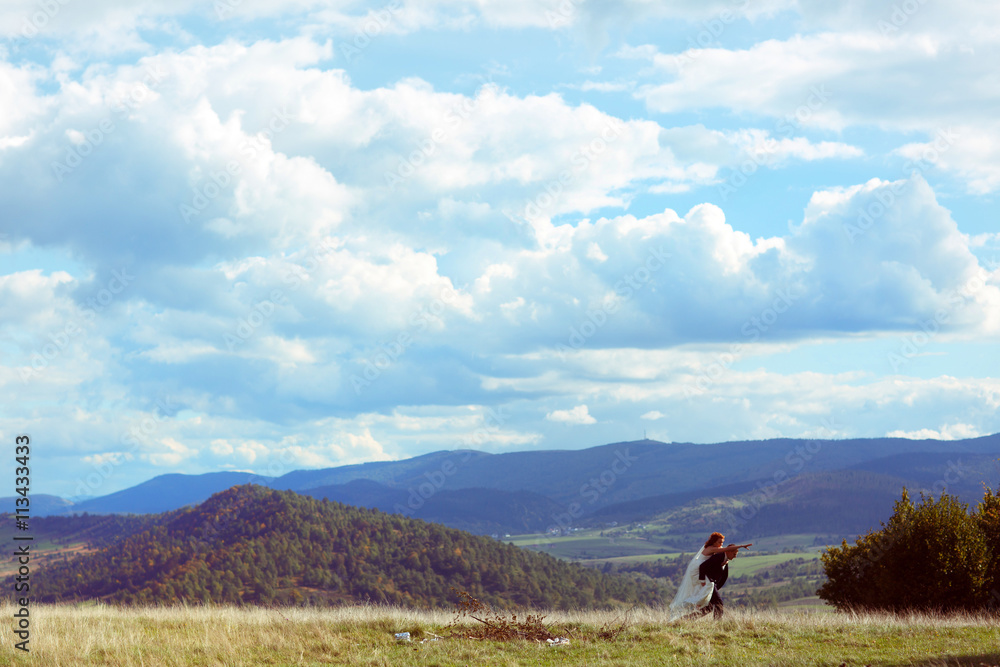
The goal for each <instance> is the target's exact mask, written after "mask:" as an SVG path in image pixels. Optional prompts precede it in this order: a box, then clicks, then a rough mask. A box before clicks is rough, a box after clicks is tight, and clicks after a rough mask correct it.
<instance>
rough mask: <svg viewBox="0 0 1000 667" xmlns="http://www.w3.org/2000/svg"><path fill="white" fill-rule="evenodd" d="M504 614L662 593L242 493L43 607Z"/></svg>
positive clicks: (61, 571) (139, 539) (407, 523)
mask: <svg viewBox="0 0 1000 667" xmlns="http://www.w3.org/2000/svg"><path fill="white" fill-rule="evenodd" d="M453 588H455V589H459V590H467V591H469V592H470V593H471V594H472V595H474V596H475V597H476V598H478V599H480V600H483V601H485V602H489V603H490V604H493V605H495V606H498V607H512V606H524V607H527V606H531V607H541V608H556V609H570V608H574V609H576V608H588V607H606V606H613V605H615V604H620V603H636V602H638V603H646V604H649V603H655V602H658V601H659V600H660V593H659V591H658V589H657V587H656V585H655V584H653V583H650V582H648V581H647V582H641V581H637V580H636V579H635V578H630V577H625V576H609V575H606V574H603V573H600V572H596V571H594V570H591V569H586V568H582V567H579V566H576V565H572V564H569V563H565V562H562V561H559V560H557V559H555V558H553V557H551V556H548V555H545V554H537V553H532V552H528V551H524V550H521V549H518V548H516V547H514V546H511V545H509V544H502V543H500V542H497V541H496V540H492V539H489V538H485V537H477V536H473V535H469V534H468V533H463V532H461V531H458V530H454V529H450V528H445V527H443V526H440V525H437V524H430V523H426V522H423V521H419V520H415V519H409V518H406V517H402V516H399V515H391V514H385V513H382V512H379V511H377V510H368V509H363V508H355V507H350V506H346V505H341V504H339V503H332V502H324V501H320V500H315V499H313V498H308V497H305V496H300V495H297V494H295V493H293V492H290V491H273V490H269V489H265V488H263V487H259V486H237V487H233V488H232V489H229V490H227V491H224V492H222V493H219V494H216V495H215V496H213V497H212V498H210V499H209V500H207V501H206V502H205V503H203V504H202V505H200V506H198V507H196V508H193V509H185V510H178V511H175V512H171V513H169V514H167V515H163V516H162V517H161V519H160V520H159V521H158V522H157V525H155V526H154V527H151V528H149V529H148V530H145V531H143V532H140V533H137V534H134V535H131V536H129V537H127V538H125V539H124V540H121V541H119V542H117V543H115V544H113V545H111V546H107V547H104V548H102V549H100V550H99V551H97V552H96V553H94V554H90V555H87V556H81V557H79V558H76V559H74V560H71V561H68V562H65V563H61V564H56V565H54V566H52V567H47V568H46V569H45V572H44V573H40V576H39V577H38V578H37V580H36V582H35V583H33V591H32V592H33V593H35V595H36V597H35V598H34V599H37V600H38V601H41V602H58V601H66V600H81V599H101V600H105V601H107V602H112V603H139V604H169V603H178V602H186V603H208V602H211V603H231V604H241V603H253V604H272V603H276V604H303V603H310V604H320V605H324V604H343V603H359V602H373V603H385V604H397V605H404V606H413V607H441V606H450V604H451V603H452V602H454V600H455V595H454V592H453V590H452V589H453Z"/></svg>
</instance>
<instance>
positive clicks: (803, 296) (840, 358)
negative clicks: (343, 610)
mask: <svg viewBox="0 0 1000 667" xmlns="http://www.w3.org/2000/svg"><path fill="white" fill-rule="evenodd" d="M0 38H2V39H0V442H6V443H8V445H9V446H10V448H11V449H13V446H14V439H15V438H16V437H17V436H18V435H21V434H28V435H29V436H30V438H31V441H32V445H33V449H32V458H31V475H32V477H31V480H32V481H31V483H32V491H33V492H35V493H52V494H57V495H61V496H64V497H81V496H93V495H104V494H106V493H110V492H113V491H116V490H119V489H122V488H126V487H129V486H133V485H135V484H137V483H139V482H142V481H144V480H146V479H149V478H151V477H153V476H155V475H159V474H164V473H173V472H180V473H188V474H198V473H203V472H209V471H218V470H246V471H252V472H255V473H258V474H262V475H265V474H271V475H275V474H283V473H285V472H289V471H290V470H294V469H300V468H320V467H330V466H336V465H344V464H352V463H360V462H365V461H379V460H393V459H402V458H408V457H411V456H416V455H419V454H424V453H428V452H432V451H439V450H442V449H460V448H473V449H478V450H482V451H489V452H505V451H517V450H538V449H576V448H583V447H590V446H594V445H600V444H605V443H610V442H620V441H628V440H638V439H641V438H642V437H644V436H645V437H649V438H651V439H656V440H660V441H664V442H696V443H711V442H722V441H728V440H757V439H765V438H774V437H795V438H817V437H820V438H851V437H881V436H901V437H910V438H918V439H919V438H939V439H959V438H966V437H974V436H978V435H985V434H991V433H995V432H998V431H1000V416H998V410H997V408H998V406H1000V380H998V379H997V377H996V368H997V361H1000V354H998V352H1000V346H998V342H997V341H998V334H1000V233H998V232H1000V225H998V219H997V210H998V209H997V204H996V196H997V192H998V190H1000V120H998V115H997V113H996V110H997V109H998V108H1000V74H998V70H997V68H996V62H998V61H1000V53H998V51H1000V46H998V45H1000V6H994V5H989V4H986V3H978V2H970V1H968V0H956V1H955V2H951V3H937V2H927V1H926V0H905V1H902V2H887V1H880V2H877V1H874V0H870V1H867V0H847V1H845V2H838V3H830V2H825V1H821V0H678V1H676V2H653V1H650V0H618V1H616V2H610V1H606V0H602V1H597V0H534V1H526V0H474V1H473V0H388V1H387V2H382V1H380V2H375V3H366V2H360V1H357V2H356V1H351V0H287V1H284V2H277V1H273V0H198V1H195V0H143V1H138V2H137V1H136V0H87V1H86V2H85V1H84V0H5V1H4V2H3V3H2V5H0Z"/></svg>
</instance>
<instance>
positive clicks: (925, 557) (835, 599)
mask: <svg viewBox="0 0 1000 667" xmlns="http://www.w3.org/2000/svg"><path fill="white" fill-rule="evenodd" d="M998 527H1000V501H998V499H997V496H995V495H992V494H991V493H990V492H989V491H987V496H986V498H985V499H984V501H983V503H981V504H980V506H979V510H978V511H977V512H976V513H974V514H971V515H970V514H969V512H968V505H967V504H966V503H962V502H959V501H958V499H957V498H955V497H954V496H950V495H948V494H947V493H943V494H941V496H940V498H938V499H937V500H935V499H934V497H933V496H929V497H923V496H921V502H920V504H919V505H916V506H915V505H914V504H913V502H912V501H911V500H910V497H909V495H908V493H907V492H906V489H903V494H902V497H901V498H900V500H898V501H896V504H895V507H894V511H893V515H892V517H890V519H889V522H888V523H887V524H883V526H882V529H881V530H877V531H870V532H869V533H867V534H865V535H863V536H861V537H859V538H858V540H857V542H856V543H855V545H853V546H850V545H848V544H847V541H846V540H845V541H844V542H843V543H842V545H841V546H840V547H833V548H831V549H828V550H827V551H826V552H825V553H824V554H823V567H824V569H825V570H826V575H827V582H826V583H825V584H823V586H822V587H821V588H820V589H819V591H817V594H818V595H819V596H820V597H821V598H822V599H824V600H826V601H827V602H829V603H830V604H832V605H834V607H836V608H837V609H838V610H840V611H845V610H854V611H875V610H882V611H893V612H902V611H917V610H919V611H961V610H965V611H974V610H979V609H983V608H985V607H986V606H988V605H989V602H990V599H991V590H992V587H993V583H992V582H993V581H996V579H991V577H995V576H996V571H997V561H998V558H1000V547H996V546H993V545H996V544H997V541H996V535H997V529H998ZM991 531H992V532H991ZM998 583H1000V582H998Z"/></svg>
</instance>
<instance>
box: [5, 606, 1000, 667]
mask: <svg viewBox="0 0 1000 667" xmlns="http://www.w3.org/2000/svg"><path fill="white" fill-rule="evenodd" d="M13 612H14V608H13V607H12V606H11V605H9V604H6V605H2V606H0V614H3V615H4V616H5V617H7V618H11V617H12V615H13ZM455 618H456V614H455V613H451V612H448V611H444V610H440V611H418V610H409V609H401V608H393V607H377V606H362V607H342V608H332V609H315V608H270V609H268V608H239V607H231V606H228V607H213V606H205V607H160V608H137V607H132V608H125V607H122V608H118V607H110V606H104V605H88V606H72V605H62V606H51V605H38V606H34V607H33V608H32V613H31V619H32V626H31V643H30V647H31V653H30V655H25V654H23V653H22V652H21V651H17V650H15V649H14V648H13V643H14V641H13V639H12V635H11V634H10V633H5V635H6V636H5V641H4V646H3V648H2V650H0V664H2V665H21V664H25V665H28V664H31V665H65V666H67V667H69V666H74V667H75V666H78V665H110V666H114V667H117V666H126V665H145V666H150V665H178V666H180V665H330V664H351V665H373V666H374V665H387V666H388V665H393V666H395V665H427V666H431V665H623V666H627V665H734V666H736V665H738V666H740V667H745V666H747V665H841V664H847V665H927V666H931V665H969V666H972V665H975V666H980V665H1000V624H998V619H997V618H996V617H993V618H989V617H974V616H949V617H939V616H926V615H910V616H890V615H845V614H814V613H788V612H784V613H782V612H776V611H767V612H760V611H751V610H732V611H727V614H726V618H724V619H723V620H722V621H718V622H716V621H714V620H713V619H711V618H710V617H706V618H700V619H697V620H682V621H679V622H675V623H668V619H667V615H666V613H665V611H664V610H663V609H651V608H642V609H634V610H632V611H631V612H630V613H629V614H628V616H627V617H625V616H623V615H622V613H621V612H611V611H580V612H552V613H549V614H548V615H547V617H546V618H545V619H544V623H545V624H546V625H547V626H548V627H549V629H550V630H552V631H553V632H554V633H555V634H556V635H557V636H560V637H567V638H568V639H569V643H568V644H565V645H560V646H550V645H549V644H548V643H546V642H538V641H527V640H514V641H509V642H497V641H487V640H478V639H470V638H468V634H470V633H471V632H472V631H474V630H476V629H477V628H481V627H482V626H481V625H480V624H479V623H477V622H476V621H472V620H467V621H466V622H464V623H463V624H459V625H457V626H455V625H450V624H451V622H452V621H453V620H454V619H455ZM521 618H523V616H521ZM602 631H603V632H602ZM616 631H617V632H616ZM397 632H410V633H411V637H412V641H410V642H408V643H403V642H399V641H396V639H395V637H394V635H395V633H397ZM437 637H441V638H440V639H437Z"/></svg>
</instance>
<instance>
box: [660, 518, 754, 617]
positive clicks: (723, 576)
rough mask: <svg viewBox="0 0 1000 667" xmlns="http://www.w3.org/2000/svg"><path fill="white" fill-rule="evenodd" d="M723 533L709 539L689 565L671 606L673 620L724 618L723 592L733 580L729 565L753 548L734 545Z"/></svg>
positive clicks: (744, 545) (715, 534) (748, 545)
mask: <svg viewBox="0 0 1000 667" xmlns="http://www.w3.org/2000/svg"><path fill="white" fill-rule="evenodd" d="M725 539H726V538H725V536H724V535H723V534H722V533H712V534H711V535H709V537H708V540H707V541H706V542H705V546H704V547H703V548H702V549H701V550H700V551H698V553H696V554H695V555H694V558H692V559H691V562H690V563H688V566H687V570H685V571H684V577H683V578H682V579H681V585H680V587H679V588H678V589H677V595H676V596H674V601H673V602H671V603H670V620H671V621H673V620H676V619H678V618H681V617H683V616H688V615H690V616H704V615H705V614H707V613H708V612H710V611H711V612H714V614H715V618H716V619H719V618H722V598H721V597H719V589H720V588H722V587H723V586H724V585H725V584H726V580H727V579H728V578H729V561H731V560H732V559H734V558H736V554H737V553H738V552H739V550H740V549H749V548H750V547H751V546H752V545H751V544H730V545H729V546H726V547H724V546H722V543H723V542H724V541H725Z"/></svg>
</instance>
